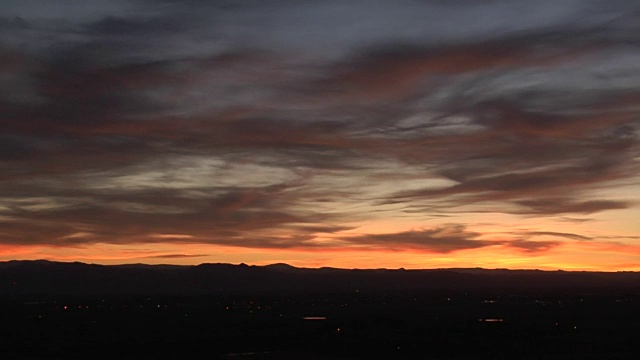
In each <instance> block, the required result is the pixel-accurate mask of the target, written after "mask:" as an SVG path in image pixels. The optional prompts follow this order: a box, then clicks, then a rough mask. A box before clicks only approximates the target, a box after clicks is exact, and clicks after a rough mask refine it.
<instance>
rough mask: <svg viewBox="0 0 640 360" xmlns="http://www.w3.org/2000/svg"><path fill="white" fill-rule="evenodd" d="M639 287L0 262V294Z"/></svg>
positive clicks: (599, 275)
mask: <svg viewBox="0 0 640 360" xmlns="http://www.w3.org/2000/svg"><path fill="white" fill-rule="evenodd" d="M429 289H433V290H438V289H440V290H483V289H490V290H491V289H505V290H522V291H536V292H539V291H546V290H551V291H562V290H565V289H566V290H571V291H574V290H576V289H584V290H588V289H598V290H603V289H604V290H606V289H640V273H638V272H587V271H541V270H507V269H482V268H454V269H428V270H427V269H425V270H405V269H337V268H297V267H293V266H290V265H287V264H273V265H266V266H253V265H246V264H239V265H232V264H221V263H216V264H200V265H193V266H182V265H145V264H132V265H96V264H86V263H80V262H53V261H47V260H34V261H17V260H13V261H7V262H0V295H28V294H41V295H42V294H51V295H64V294H67V295H99V294H116V295H117V294H123V295H125V294H151V293H153V294H167V295H170V294H176V295H179V294H187V295H191V294H215V293H221V294H227V293H292V292H293V293H295V292H325V293H327V292H345V291H360V290H367V291H406V290H429Z"/></svg>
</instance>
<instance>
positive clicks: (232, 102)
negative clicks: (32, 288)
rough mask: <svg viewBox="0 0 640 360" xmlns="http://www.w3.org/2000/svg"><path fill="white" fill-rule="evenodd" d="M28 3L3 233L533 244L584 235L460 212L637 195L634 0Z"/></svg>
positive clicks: (60, 241) (7, 143) (9, 39)
mask: <svg viewBox="0 0 640 360" xmlns="http://www.w3.org/2000/svg"><path fill="white" fill-rule="evenodd" d="M34 4H35V3H33V2H29V1H26V2H24V1H9V2H7V5H5V8H6V11H4V15H3V16H4V17H2V18H0V27H1V28H2V29H3V31H2V33H1V34H0V46H1V47H0V52H1V53H2V54H3V55H2V56H1V57H0V86H1V87H2V89H3V90H6V91H3V93H6V94H9V95H7V96H5V97H3V98H2V99H0V114H1V115H0V127H1V128H2V130H1V132H0V181H2V186H0V216H1V217H0V221H1V223H0V225H1V226H0V234H1V235H2V237H1V238H0V242H3V243H10V244H25V245H28V244H48V245H53V246H82V245H90V244H95V243H101V242H104V243H129V242H132V243H150V244H152V243H157V242H175V243H181V242H199V243H206V244H222V245H229V246H243V247H253V248H261V247H262V248H317V247H323V246H325V244H322V242H321V241H319V240H318V239H317V237H318V234H322V233H324V234H330V235H331V236H333V237H335V238H337V239H340V241H342V244H344V245H345V246H348V247H359V246H363V247H366V246H369V247H374V248H375V247H377V248H387V249H402V248H412V249H417V250H421V251H428V252H436V253H450V252H455V251H458V250H463V249H477V248H482V247H488V246H493V245H501V246H511V247H513V248H514V249H521V250H527V251H531V252H535V251H545V250H547V249H550V248H552V247H553V246H556V245H558V244H559V242H554V241H541V240H540V241H533V240H529V239H528V238H527V236H529V237H535V236H542V235H545V236H552V237H556V238H560V240H562V241H569V240H586V237H585V238H584V239H583V238H581V235H577V234H570V233H562V232H557V233H553V232H545V231H532V232H531V233H529V234H518V235H514V236H517V238H516V239H514V240H513V241H511V242H509V243H507V242H504V243H502V242H501V240H500V241H499V240H491V241H490V240H486V239H487V238H486V237H484V236H482V234H479V233H476V232H473V231H469V230H467V228H465V227H464V226H459V225H450V224H449V222H453V223H456V222H459V223H465V224H466V223H467V221H466V220H465V219H464V216H465V214H477V213H487V212H495V213H500V214H512V215H520V216H528V217H532V216H533V217H538V216H540V217H547V216H556V215H562V216H563V217H562V218H561V219H565V220H567V219H569V218H567V217H566V216H564V215H568V214H594V215H593V216H594V219H595V217H596V215H597V214H598V213H599V212H602V211H607V210H620V211H628V210H630V209H633V208H635V207H636V206H637V199H635V198H631V197H630V198H629V199H627V198H623V199H621V198H620V196H619V194H620V191H619V189H620V188H621V187H622V186H628V184H633V183H634V181H637V174H638V171H639V170H640V163H638V161H637V160H635V159H637V158H638V157H639V156H640V142H639V137H638V129H640V122H639V120H638V119H639V116H640V110H639V107H638V100H639V99H640V97H639V95H640V85H638V84H640V71H639V69H638V67H637V64H638V61H639V60H640V52H638V49H637V48H635V47H633V46H630V45H629V44H633V43H634V42H635V41H637V40H638V34H639V33H640V32H638V31H637V30H639V28H638V25H637V24H639V23H640V21H638V16H639V14H640V11H639V9H640V8H638V5H636V4H631V3H630V2H628V1H627V2H624V1H619V2H618V1H611V2H601V1H578V2H576V1H569V0H566V1H542V2H540V1H524V2H520V3H519V4H518V5H514V4H513V2H511V1H506V0H504V1H503V0H499V1H490V2H475V1H463V2H456V3H451V2H432V1H427V2H416V1H399V2H396V3H394V4H391V3H389V2H385V1H372V2H371V1H366V2H365V1H355V2H349V3H348V4H346V3H343V2H335V1H327V2H312V1H300V2H296V3H295V4H293V3H289V2H259V1H255V2H254V1H250V2H243V3H242V4H237V3H235V2H199V1H183V2H165V1H146V0H145V1H136V2H120V1H108V2H102V1H100V2H98V1H86V2H82V1H77V2H76V1H69V2H65V4H72V5H73V6H65V7H64V8H63V7H61V6H56V5H55V4H47V5H42V4H39V5H38V6H36V5H34ZM616 190H618V191H616ZM409 218H410V219H412V220H415V221H414V224H415V223H419V222H420V221H434V222H433V224H434V226H433V227H431V228H426V229H420V230H415V231H400V232H397V233H395V234H366V235H362V236H353V237H346V236H343V234H341V232H343V231H346V230H349V229H353V228H355V227H357V226H358V225H354V224H356V223H362V222H363V221H365V220H366V221H370V222H376V221H379V220H381V219H390V220H393V219H396V220H399V219H403V220H404V219H409ZM434 219H437V220H439V221H440V222H437V223H436V222H435V221H436V220H434ZM571 219H574V218H571ZM443 221H447V223H443ZM572 221H578V220H577V219H574V220H572ZM580 221H582V220H580ZM594 221H595V220H594ZM430 224H432V223H431V222H430ZM582 225H583V226H588V225H589V224H588V223H587V222H583V223H582ZM153 234H184V235H188V236H189V237H173V238H162V237H154V236H153Z"/></svg>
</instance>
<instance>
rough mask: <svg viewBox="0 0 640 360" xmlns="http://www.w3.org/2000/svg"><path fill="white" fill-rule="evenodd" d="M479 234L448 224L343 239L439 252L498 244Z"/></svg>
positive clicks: (351, 241) (381, 245) (385, 246)
mask: <svg viewBox="0 0 640 360" xmlns="http://www.w3.org/2000/svg"><path fill="white" fill-rule="evenodd" d="M479 236H480V234H478V233H474V232H470V231H467V230H466V228H465V226H463V225H446V226H442V227H437V228H433V229H420V230H415V231H406V232H400V233H394V234H372V235H362V236H357V237H349V238H343V239H342V240H344V241H346V242H348V243H351V244H353V245H368V246H371V245H373V246H379V247H382V248H387V249H398V250H401V249H406V248H413V249H419V250H424V251H429V252H437V253H449V252H453V251H457V250H465V249H476V248H481V247H485V246H491V245H496V243H495V242H491V241H483V240H478V239H477V238H478V237H479Z"/></svg>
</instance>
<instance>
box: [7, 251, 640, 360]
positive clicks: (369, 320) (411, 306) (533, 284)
mask: <svg viewBox="0 0 640 360" xmlns="http://www.w3.org/2000/svg"><path fill="white" fill-rule="evenodd" d="M197 268H198V267H169V268H167V267H148V266H141V267H135V266H134V267H120V268H118V267H115V268H114V267H103V266H100V267H95V266H89V265H85V264H58V263H48V262H28V263H24V262H10V263H0V320H1V321H2V328H0V357H1V358H2V359H80V358H82V359H85V358H91V359H239V360H242V359H323V360H324V359H485V358H486V359H637V358H638V356H639V354H640V282H638V274H635V273H618V274H598V273H555V272H554V273H548V272H510V271H500V270H495V271H492V270H479V269H473V270H464V269H460V270H446V271H445V270H437V271H424V272H411V271H401V270H397V271H356V272H353V271H347V270H336V269H324V270H323V271H324V272H323V271H320V270H305V269H295V268H290V267H286V266H275V267H273V266H272V267H247V266H230V265H216V266H210V267H205V268H204V269H205V270H206V271H204V270H203V268H201V269H200V270H194V269H197ZM121 270H122V271H121ZM176 271H178V272H181V271H182V272H184V273H176ZM105 272H106V273H105ZM613 275H616V276H613ZM121 276H122V278H121ZM585 276H587V279H590V280H589V281H587V280H585ZM162 279H164V283H163V282H162ZM470 279H471V280H470ZM603 279H604V280H603ZM543 280H544V281H543ZM100 281H102V283H99V282H100ZM412 281H418V283H414V282H412ZM95 282H98V284H96V283H95ZM185 282H186V283H187V284H190V285H189V286H190V287H189V288H188V290H190V291H187V290H185V289H183V288H182V287H181V285H180V284H182V283H185ZM212 282H213V284H212ZM238 282H241V283H242V284H238ZM136 284H137V288H136ZM205 284H206V286H205ZM376 284H378V285H377V286H376ZM545 284H547V285H546V286H545ZM267 285H268V286H267ZM101 289H102V291H100V290H101ZM118 289H119V290H118Z"/></svg>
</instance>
